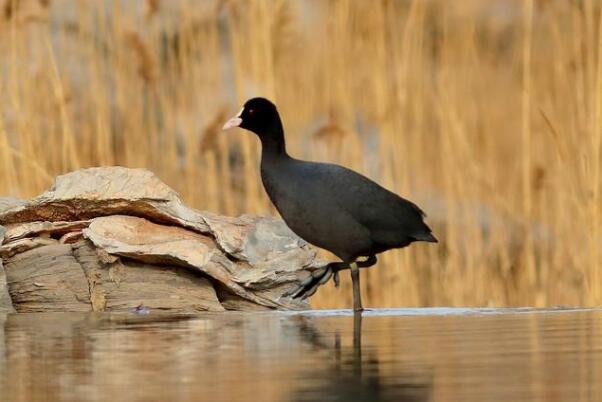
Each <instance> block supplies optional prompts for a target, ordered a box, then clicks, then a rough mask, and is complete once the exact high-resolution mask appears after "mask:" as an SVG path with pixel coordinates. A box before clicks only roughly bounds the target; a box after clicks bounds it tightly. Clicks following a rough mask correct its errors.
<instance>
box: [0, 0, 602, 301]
mask: <svg viewBox="0 0 602 402" xmlns="http://www.w3.org/2000/svg"><path fill="white" fill-rule="evenodd" d="M601 5H602V4H601V2H600V1H598V0H572V1H569V0H546V1H544V0H537V1H535V0H489V1H482V0H454V1H447V0H397V1H395V0H307V1H300V0H299V1H295V0H290V1H286V0H238V1H235V0H230V1H226V0H204V1H193V0H178V1H167V0H148V1H142V0H140V1H117V0H115V1H95V0H81V1H76V0H19V1H17V0H0V7H1V8H0V55H1V57H0V68H1V70H0V194H2V195H14V196H20V197H30V196H33V195H36V194H38V193H40V192H41V191H43V190H45V189H46V188H47V187H48V186H49V185H50V184H51V182H52V179H53V177H54V176H55V175H57V174H59V173H62V172H66V171H69V170H73V169H77V168H80V167H85V166H96V165H113V164H119V165H124V166H131V167H146V168H149V169H151V170H153V171H155V172H156V173H157V174H158V175H159V176H160V177H161V178H162V179H163V180H164V181H166V182H167V183H169V184H170V185H171V186H172V187H174V188H175V189H177V190H178V191H179V192H180V193H181V195H182V196H183V198H184V199H185V200H186V201H187V202H188V203H189V204H191V205H193V206H195V207H197V208H201V209H208V210H212V211H217V212H221V213H226V214H231V215H236V214H241V213H262V214H265V213H269V214H275V211H274V210H273V209H272V208H271V207H270V205H269V201H268V199H267V197H266V195H265V194H264V192H263V189H262V187H261V183H260V180H259V176H258V163H259V160H258V156H259V149H258V143H257V140H256V138H255V137H254V136H252V135H250V134H249V133H247V132H242V131H239V132H236V131H233V132H227V133H222V132H221V131H220V127H221V124H222V123H223V122H224V121H225V119H226V118H227V117H229V116H230V115H231V114H233V113H235V112H236V111H237V110H238V109H239V107H240V104H241V103H242V102H243V101H244V100H246V99H247V98H249V97H251V96H257V95H262V96H266V97H268V98H271V99H273V100H274V101H275V102H276V103H277V104H278V106H279V109H280V111H281V114H282V116H283V119H284V122H285V126H286V130H287V136H288V137H287V139H288V147H289V150H290V153H291V154H293V155H294V156H297V157H300V158H306V159H314V160H326V161H332V162H337V163H340V164H343V165H345V166H348V167H351V168H353V169H356V170H358V171H360V172H363V173H365V174H367V175H368V176H370V177H371V178H373V179H375V180H377V181H379V182H380V183H382V184H383V185H385V186H386V187H388V188H391V189H393V190H394V191H396V192H397V193H399V194H401V195H403V196H405V197H407V198H409V199H411V200H414V201H415V202H417V203H419V204H420V205H421V206H422V207H423V208H424V209H425V210H426V211H427V213H428V214H429V223H430V224H431V226H432V227H433V229H434V231H435V233H436V235H437V236H438V237H439V239H440V240H441V243H440V244H439V245H436V246H435V245H430V244H418V245H414V246H412V247H410V248H408V249H404V250H398V251H393V252H389V253H386V254H384V255H381V257H380V263H379V265H378V266H377V267H375V268H372V269H370V270H363V271H362V278H363V282H362V286H363V294H364V297H365V304H366V305H368V306H381V307H386V306H430V305H450V306H460V305H462V306H466V305H474V306H484V305H490V306H517V305H533V306H551V305H598V304H600V303H602V275H601V274H600V272H601V270H602V252H601V251H600V249H601V248H602V228H601V225H602V218H601V216H602V199H601V190H602V175H601V168H602V160H601V159H602V155H601V143H602V51H601V49H602V31H601V25H600V17H601V13H602V8H601ZM347 277H348V275H347V274H346V273H344V275H343V278H342V279H343V286H342V289H338V290H337V289H334V287H333V286H332V285H327V286H325V287H323V289H321V290H320V291H319V292H318V294H317V295H316V296H315V297H314V299H313V300H312V304H313V305H314V306H315V307H341V306H346V307H348V306H350V305H351V292H350V289H349V287H348V286H349V282H350V281H349V280H348V278H347Z"/></svg>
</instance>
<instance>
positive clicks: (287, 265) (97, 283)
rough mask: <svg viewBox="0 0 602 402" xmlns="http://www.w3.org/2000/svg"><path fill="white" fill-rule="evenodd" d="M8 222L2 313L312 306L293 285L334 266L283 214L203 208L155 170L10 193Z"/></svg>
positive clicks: (0, 230) (102, 171)
mask: <svg viewBox="0 0 602 402" xmlns="http://www.w3.org/2000/svg"><path fill="white" fill-rule="evenodd" d="M0 225H1V226H0V312H1V311H13V310H16V311H17V312H34V311H35V312H43V311H125V310H132V309H135V308H136V307H138V306H141V305H142V306H144V307H146V308H149V309H160V310H168V311H177V312H190V311H202V310H209V311H223V310H247V309H301V308H307V302H306V300H305V298H303V297H301V298H297V299H293V298H291V297H289V296H288V295H290V294H295V293H296V292H297V291H299V290H300V289H303V288H304V285H306V284H307V282H308V281H309V280H310V277H312V275H313V276H314V277H319V276H321V275H323V274H324V272H325V270H324V269H323V268H321V267H322V266H323V263H322V262H320V261H319V260H318V259H317V257H316V252H315V250H313V249H312V248H311V247H309V246H308V245H307V244H306V243H305V242H304V241H303V240H301V239H300V238H298V237H297V236H296V235H294V234H293V233H292V232H291V231H290V230H289V229H288V228H287V227H286V225H285V224H284V223H283V222H282V221H280V220H278V219H275V218H269V217H257V216H247V215H243V216H240V217H237V218H232V217H226V216H221V215H217V214H213V213H209V212H202V211H197V210H194V209H192V208H189V207H187V206H185V205H184V204H183V203H182V201H181V200H180V198H179V196H178V195H177V193H176V192H175V191H173V190H172V189H171V188H169V187H168V186H167V185H165V184H164V183H162V182H161V181H160V180H159V179H158V178H157V177H156V176H155V175H153V174H152V173H151V172H149V171H147V170H143V169H127V168H122V167H105V168H90V169H84V170H79V171H76V172H72V173H69V174H66V175H63V176H59V177H58V178H57V179H56V182H55V184H54V186H53V187H52V188H51V189H50V190H48V191H47V192H45V193H44V194H42V195H40V196H38V197H36V198H34V199H32V200H19V199H14V198H0ZM310 293H311V292H310Z"/></svg>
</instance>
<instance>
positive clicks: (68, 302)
mask: <svg viewBox="0 0 602 402" xmlns="http://www.w3.org/2000/svg"><path fill="white" fill-rule="evenodd" d="M5 270H6V278H7V280H8V283H9V284H10V286H9V289H8V291H9V294H10V297H11V299H12V302H13V305H14V306H15V308H16V310H17V311H19V312H32V311H53V310H55V309H56V307H55V306H60V309H61V310H65V311H90V310H91V308H90V303H89V300H90V298H89V291H88V286H87V285H88V283H87V280H86V277H85V275H84V272H83V271H82V269H81V267H80V265H79V263H78V262H77V261H76V259H75V257H74V256H73V251H72V249H71V246H70V245H68V244H56V245H47V246H41V247H39V248H35V249H32V250H27V251H25V252H23V253H19V254H17V255H15V256H14V257H12V258H9V259H7V260H6V266H5Z"/></svg>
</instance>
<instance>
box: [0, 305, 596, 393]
mask: <svg viewBox="0 0 602 402" xmlns="http://www.w3.org/2000/svg"><path fill="white" fill-rule="evenodd" d="M2 327H3V328H4V331H0V395H1V398H0V400H2V401H4V400H7V401H38V400H44V401H54V400H64V401H86V400H89V401H101V400H103V401H104V400H112V401H119V400H134V401H165V400H173V401H176V400H178V401H179V400H182V401H198V400H210V401H222V400H223V401H238V400H240V401H246V400H250V399H251V400H257V401H289V400H293V401H314V400H316V401H323V400H329V401H402V402H403V401H412V402H418V401H446V402H447V401H483V400H492V401H498V400H499V401H508V400H512V401H521V400H541V401H548V400H549V401H562V400H569V401H574V400H576V401H599V400H602V399H601V397H602V394H601V386H600V381H601V380H602V369H601V367H602V364H601V363H602V331H601V329H602V312H600V311H592V310H590V311H552V312H536V311H524V310H511V311H496V310H487V311H477V310H453V309H451V310H449V309H448V310H376V311H369V312H367V313H364V315H363V317H362V316H359V315H355V316H354V315H352V314H351V313H349V312H344V313H343V312H317V313H247V314H242V313H226V314H211V313H208V314H203V315H198V316H173V315H172V316H167V315H160V314H156V313H151V314H149V315H135V314H23V315H9V316H4V317H0V328H2Z"/></svg>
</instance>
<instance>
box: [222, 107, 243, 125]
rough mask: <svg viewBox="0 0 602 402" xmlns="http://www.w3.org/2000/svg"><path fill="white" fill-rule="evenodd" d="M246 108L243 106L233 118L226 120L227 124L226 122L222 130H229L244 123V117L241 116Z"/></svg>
mask: <svg viewBox="0 0 602 402" xmlns="http://www.w3.org/2000/svg"><path fill="white" fill-rule="evenodd" d="M244 110H245V108H244V107H242V108H241V109H240V112H238V114H237V115H236V116H235V117H233V118H231V119H230V120H228V121H227V122H226V124H224V126H223V127H222V130H229V129H231V128H232V127H238V126H240V124H241V123H242V119H241V118H240V116H241V115H242V112H243V111H244Z"/></svg>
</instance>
